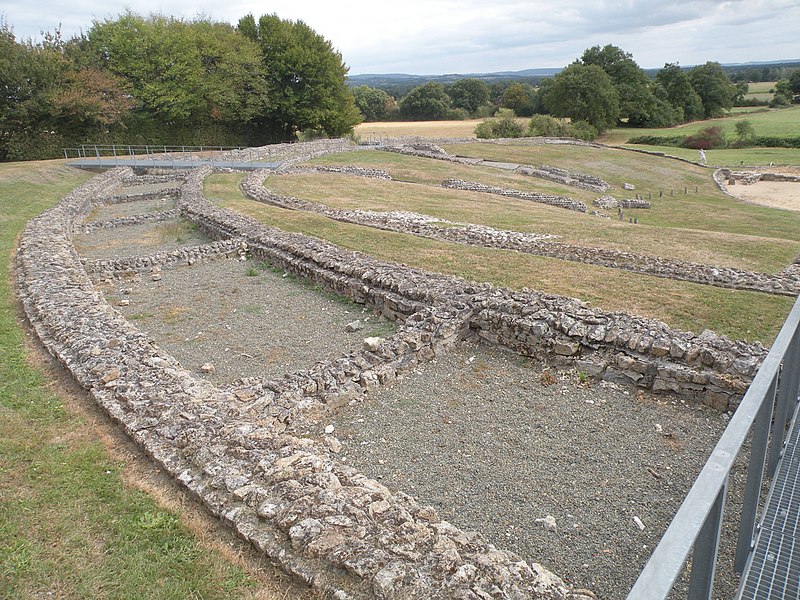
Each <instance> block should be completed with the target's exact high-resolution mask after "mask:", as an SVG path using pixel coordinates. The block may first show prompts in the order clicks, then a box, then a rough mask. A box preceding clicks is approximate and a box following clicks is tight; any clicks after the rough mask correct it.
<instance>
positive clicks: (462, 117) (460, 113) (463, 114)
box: [449, 108, 469, 121]
mask: <svg viewBox="0 0 800 600" xmlns="http://www.w3.org/2000/svg"><path fill="white" fill-rule="evenodd" d="M449 116H450V120H451V121H466V120H467V119H469V111H467V109H465V108H454V109H452V110H451V111H450V115H449Z"/></svg>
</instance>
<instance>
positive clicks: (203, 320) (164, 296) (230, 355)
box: [104, 260, 394, 384]
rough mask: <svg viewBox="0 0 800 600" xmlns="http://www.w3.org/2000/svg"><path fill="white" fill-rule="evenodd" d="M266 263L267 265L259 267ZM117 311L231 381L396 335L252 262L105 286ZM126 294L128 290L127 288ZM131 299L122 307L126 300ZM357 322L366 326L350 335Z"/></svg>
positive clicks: (196, 365) (194, 363)
mask: <svg viewBox="0 0 800 600" xmlns="http://www.w3.org/2000/svg"><path fill="white" fill-rule="evenodd" d="M260 267H262V268H260ZM104 291H105V293H106V296H107V298H108V299H109V300H110V301H111V303H112V304H113V305H115V306H116V308H117V310H119V311H121V312H122V313H123V314H124V315H125V316H126V317H127V318H128V319H129V320H131V322H133V323H135V324H136V326H137V327H138V328H139V329H141V330H142V331H144V332H146V333H147V334H148V335H150V336H151V337H152V338H153V339H155V340H156V342H157V343H158V344H159V345H160V346H161V347H162V348H164V349H165V350H166V351H167V352H169V353H170V354H172V355H173V356H175V357H176V358H177V359H178V360H179V361H180V362H181V363H182V364H183V365H184V366H185V367H186V368H188V369H192V370H194V371H196V372H198V373H200V367H201V366H202V365H203V364H205V363H209V362H210V363H211V364H213V365H214V368H215V371H214V372H213V373H211V374H203V376H204V377H207V378H208V379H209V380H210V381H213V382H214V383H217V384H225V383H230V382H232V381H235V380H236V379H239V378H242V377H252V376H258V377H268V378H279V377H281V376H283V375H284V374H285V373H290V372H294V371H298V370H301V369H305V368H309V367H312V366H313V365H314V364H315V363H316V362H317V361H320V360H327V359H332V358H336V357H337V356H339V355H340V354H342V353H345V352H351V351H354V350H357V349H359V348H360V347H361V345H362V343H363V339H364V338H365V337H369V336H373V335H381V336H386V335H391V334H392V333H393V332H394V325H393V324H391V323H389V322H387V321H385V320H384V319H381V318H379V317H377V316H375V315H371V314H370V313H368V312H367V311H366V309H365V308H364V307H362V306H359V305H356V304H352V303H349V302H346V301H342V300H339V299H338V298H337V299H334V297H332V296H329V295H327V294H324V293H321V292H319V291H316V290H314V289H311V288H309V287H308V286H306V285H304V284H303V283H301V282H299V281H297V280H295V279H294V278H293V277H290V276H287V277H283V276H282V275H280V274H277V273H274V272H272V271H270V270H266V269H264V268H263V265H260V264H258V263H255V262H253V261H246V262H242V261H236V260H225V261H217V262H212V263H208V264H203V265H195V266H193V267H181V268H177V269H165V270H164V271H162V279H161V280H160V281H151V279H150V278H149V277H146V276H145V277H143V278H141V280H139V281H134V282H125V283H122V282H117V283H116V285H114V286H113V287H105V288H104ZM125 292H127V293H125ZM122 299H124V300H127V301H129V302H130V304H129V305H128V306H120V305H119V302H120V300H122ZM355 320H360V321H362V323H363V325H364V328H363V329H362V330H360V331H356V332H352V333H351V332H347V331H345V327H346V325H347V324H348V323H351V322H353V321H355Z"/></svg>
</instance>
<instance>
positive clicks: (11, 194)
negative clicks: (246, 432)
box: [0, 161, 255, 599]
mask: <svg viewBox="0 0 800 600" xmlns="http://www.w3.org/2000/svg"><path fill="white" fill-rule="evenodd" d="M87 178H88V175H87V174H86V173H82V172H79V171H77V170H74V169H71V168H68V167H65V166H63V165H61V164H60V162H58V161H51V162H42V163H25V164H20V163H16V164H3V165H0V223H2V226H1V227H0V247H2V258H0V356H2V361H0V597H2V598H33V597H45V595H46V594H47V593H48V592H52V593H53V597H56V598H76V599H77V598H165V599H166V598H175V599H178V598H233V597H236V598H239V597H251V596H252V595H253V587H254V585H255V583H254V581H253V580H252V579H250V578H249V577H248V576H247V575H246V574H245V573H244V571H242V570H241V569H240V568H238V567H235V566H233V565H232V564H231V563H230V562H228V561H226V560H225V559H223V558H222V557H221V556H220V555H219V554H217V553H216V552H213V551H210V550H209V549H208V548H207V547H205V546H203V545H201V544H200V542H199V540H198V539H197V538H196V537H194V536H193V535H192V534H191V533H190V532H189V531H188V529H187V528H186V527H185V526H184V525H182V524H181V522H180V520H179V518H178V516H177V515H175V514H174V513H171V512H169V511H166V510H163V509H161V508H160V507H159V506H158V505H157V504H156V502H155V501H154V499H153V498H152V497H150V496H148V495H147V494H145V493H143V492H141V491H137V490H135V489H131V488H128V487H127V486H125V485H124V484H123V479H122V473H123V470H124V465H123V464H120V463H119V462H116V461H115V460H114V459H112V458H111V456H110V455H109V454H108V452H107V451H106V450H105V447H104V446H103V445H102V444H101V443H100V442H99V441H97V440H96V439H94V438H93V435H92V434H93V431H94V430H93V427H92V425H91V424H90V423H88V422H87V421H86V418H85V417H83V416H80V415H78V414H76V413H75V412H73V411H72V410H70V409H67V408H66V407H65V405H64V403H63V401H62V400H61V399H60V398H59V397H58V396H57V395H56V394H55V392H54V390H52V389H51V388H50V387H49V385H48V382H47V379H46V376H45V374H44V373H43V372H42V371H41V370H40V368H38V367H37V366H35V365H34V364H33V363H32V362H31V361H30V359H29V357H28V352H27V350H26V347H25V341H24V339H25V334H24V333H23V331H22V330H21V329H20V327H19V325H18V322H17V319H16V313H15V309H14V301H13V299H12V292H11V287H10V273H9V267H10V257H11V253H12V251H13V249H14V248H15V243H16V237H17V235H18V233H19V232H20V231H21V230H22V227H23V226H24V224H25V222H26V221H27V220H28V219H29V218H31V217H32V216H35V215H36V214H38V213H40V212H42V211H43V210H45V209H46V208H48V207H49V206H51V205H52V204H53V203H54V202H55V201H56V200H58V199H59V198H60V197H62V196H63V195H64V194H66V193H67V192H69V191H70V190H72V189H73V188H74V187H75V186H77V185H78V184H80V183H81V182H83V181H85V180H86V179H87Z"/></svg>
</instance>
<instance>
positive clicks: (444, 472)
mask: <svg viewBox="0 0 800 600" xmlns="http://www.w3.org/2000/svg"><path fill="white" fill-rule="evenodd" d="M543 369H544V367H543V365H541V364H538V363H536V362H533V361H529V360H527V359H522V358H520V357H516V356H514V355H510V354H507V353H503V352H501V351H497V350H492V349H489V348H486V347H478V346H474V345H471V344H469V345H465V346H464V347H463V348H460V349H458V350H456V351H454V352H453V353H451V354H449V355H448V356H445V357H440V358H438V359H437V360H436V361H434V362H431V363H428V364H425V365H422V366H421V367H419V368H418V369H417V370H415V371H414V372H413V373H411V374H410V375H408V376H406V378H405V379H404V380H403V381H402V382H400V383H398V384H396V385H395V386H394V387H391V388H387V389H383V390H380V391H378V392H377V393H374V394H373V395H372V397H371V398H370V399H368V400H366V401H364V402H363V403H356V404H352V405H350V406H347V407H345V408H343V409H341V410H340V411H339V412H338V413H337V414H336V415H334V416H333V417H332V418H331V419H330V422H329V423H328V422H326V423H320V425H319V426H320V427H324V426H325V425H327V424H332V425H334V426H335V431H336V435H337V436H338V437H339V439H340V440H341V441H342V442H343V444H344V448H343V450H342V457H343V458H344V459H345V460H346V461H347V462H348V463H349V464H352V465H353V466H355V467H356V468H358V469H360V470H362V471H363V472H364V473H365V474H367V475H368V476H370V477H375V478H377V479H380V480H381V481H382V482H383V483H384V484H386V485H388V486H389V487H390V488H391V489H395V490H397V489H399V490H403V491H405V492H407V493H410V494H412V495H414V496H415V497H416V498H417V499H418V500H419V501H420V502H422V503H425V504H430V505H432V506H434V507H435V508H436V509H437V511H438V512H439V514H440V516H441V517H442V518H444V519H447V520H449V521H451V522H453V523H454V524H455V525H457V526H459V527H462V528H465V529H468V530H469V529H474V530H478V531H481V532H482V533H484V534H485V535H486V536H487V537H488V538H489V539H490V541H492V542H493V543H494V544H495V545H496V546H498V547H501V548H504V549H508V550H512V551H515V552H517V553H518V554H520V555H521V556H522V557H523V558H525V559H526V560H528V561H530V562H538V563H541V564H543V565H545V566H546V567H548V568H550V569H552V570H553V571H554V572H555V573H557V574H558V575H559V576H561V577H563V578H564V579H565V580H566V581H568V582H569V583H571V584H573V585H575V586H576V587H581V588H588V589H590V590H592V591H594V592H595V593H596V594H598V597H600V598H624V597H625V595H626V594H627V591H628V590H629V589H630V586H631V585H632V584H633V582H634V581H635V579H636V577H637V576H638V573H639V571H640V570H641V568H642V567H643V566H644V563H645V562H646V561H647V559H648V558H649V555H650V553H651V552H652V550H653V548H654V547H655V545H656V543H657V542H658V540H659V538H660V536H661V535H662V534H663V531H664V530H665V529H666V527H667V525H668V524H669V522H670V520H671V519H672V517H673V515H674V513H675V511H676V510H677V507H678V506H679V505H680V503H681V501H682V500H683V497H684V496H685V494H686V492H687V491H688V490H689V488H690V487H691V484H692V482H693V481H694V479H695V477H696V476H697V474H698V473H699V471H700V469H701V467H702V465H703V463H704V462H705V460H706V458H707V457H708V454H709V453H710V451H711V449H712V448H713V446H714V444H715V443H716V441H717V440H718V438H719V435H720V433H721V432H722V430H723V429H724V427H725V425H726V423H727V421H726V419H725V417H723V416H722V415H720V414H719V413H717V412H715V411H712V410H711V409H708V408H706V407H703V406H697V405H690V404H686V403H684V402H683V401H681V400H676V399H674V398H671V397H668V396H652V395H650V394H642V393H639V392H637V391H636V390H635V389H628V388H623V387H620V386H615V385H613V384H607V383H605V382H603V383H600V382H592V383H591V384H590V385H589V384H586V383H581V382H580V381H579V377H578V375H577V374H576V373H574V372H571V373H565V372H562V373H559V372H557V371H554V370H548V371H547V372H548V373H550V374H551V375H553V376H554V377H555V379H557V381H552V382H550V381H548V379H549V378H548V377H547V376H543V375H542V372H543ZM543 380H544V383H543ZM548 516H552V517H554V519H555V524H556V527H557V530H556V531H549V530H547V529H546V528H545V526H544V524H543V523H542V522H537V519H544V518H546V517H548ZM636 518H638V519H639V520H640V521H641V523H642V524H643V526H644V529H643V530H641V529H640V527H639V526H638V525H637V523H636V520H635V519H636ZM721 578H724V579H725V580H726V581H725V582H720V583H719V584H718V586H717V587H718V589H719V591H720V593H721V594H727V596H728V597H730V595H731V594H732V592H733V590H734V589H735V585H736V580H735V577H733V576H732V575H730V572H728V573H727V574H725V573H723V574H722V577H721ZM728 592H730V593H728ZM721 597H725V595H722V596H721Z"/></svg>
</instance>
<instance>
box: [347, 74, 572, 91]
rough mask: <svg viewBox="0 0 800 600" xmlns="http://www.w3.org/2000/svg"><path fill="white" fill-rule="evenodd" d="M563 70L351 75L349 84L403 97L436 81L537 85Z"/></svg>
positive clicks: (348, 80)
mask: <svg viewBox="0 0 800 600" xmlns="http://www.w3.org/2000/svg"><path fill="white" fill-rule="evenodd" d="M560 71H561V69H555V68H553V69H524V70H522V71H497V72H495V73H450V74H446V75H410V74H407V73H365V74H363V75H350V76H348V77H347V84H348V85H350V86H354V87H355V86H358V85H368V86H370V87H374V88H380V89H382V90H387V91H389V92H390V93H391V92H398V91H399V92H401V95H402V94H403V93H405V92H407V91H408V90H410V89H411V88H413V87H416V86H418V85H424V84H426V83H428V82H429V81H435V82H437V83H441V84H443V85H449V84H451V83H455V82H456V81H458V80H459V79H465V78H467V77H474V78H475V79H480V80H481V81H483V82H485V83H487V84H489V83H494V82H497V81H525V82H528V83H532V84H534V85H535V84H537V83H538V82H539V81H541V80H542V79H544V78H545V77H552V76H553V75H556V74H557V73H559V72H560Z"/></svg>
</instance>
